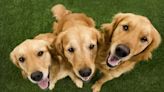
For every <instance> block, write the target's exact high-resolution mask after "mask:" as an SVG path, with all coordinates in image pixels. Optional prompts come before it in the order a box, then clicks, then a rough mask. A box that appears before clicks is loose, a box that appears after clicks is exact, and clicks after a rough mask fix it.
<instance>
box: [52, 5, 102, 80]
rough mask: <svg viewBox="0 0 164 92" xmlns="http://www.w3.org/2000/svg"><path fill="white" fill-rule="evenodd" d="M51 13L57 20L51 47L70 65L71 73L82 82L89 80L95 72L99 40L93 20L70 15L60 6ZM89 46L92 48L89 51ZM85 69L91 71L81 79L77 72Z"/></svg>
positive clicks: (83, 15) (81, 15)
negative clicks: (71, 50)
mask: <svg viewBox="0 0 164 92" xmlns="http://www.w3.org/2000/svg"><path fill="white" fill-rule="evenodd" d="M52 13H53V15H54V17H56V19H57V22H54V27H53V29H54V34H55V35H57V38H56V40H55V41H54V43H53V47H55V48H56V49H57V51H58V53H59V54H60V55H61V56H62V58H64V59H65V60H66V61H68V62H69V63H70V64H71V65H72V68H73V71H74V72H75V74H76V75H77V76H78V77H79V78H81V79H82V80H83V81H88V80H90V79H91V77H92V76H93V74H94V71H95V58H96V53H97V48H98V41H99V38H100V34H99V32H98V31H97V30H96V29H95V23H94V21H93V19H92V18H90V17H88V16H86V15H85V14H83V13H71V11H70V10H67V9H66V8H65V7H64V6H63V5H60V4H59V5H56V6H54V7H53V8H52ZM93 45H94V46H93ZM90 46H93V48H91V49H90ZM69 49H73V50H74V52H69V51H68V50H69ZM85 68H90V69H91V71H92V72H91V74H90V76H89V77H82V76H81V75H80V74H79V71H80V70H82V69H85Z"/></svg>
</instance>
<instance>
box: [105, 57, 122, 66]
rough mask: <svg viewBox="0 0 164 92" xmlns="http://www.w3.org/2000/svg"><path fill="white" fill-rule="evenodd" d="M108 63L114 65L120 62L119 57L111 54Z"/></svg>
mask: <svg viewBox="0 0 164 92" xmlns="http://www.w3.org/2000/svg"><path fill="white" fill-rule="evenodd" d="M108 63H109V64H110V65H112V66H116V65H118V63H119V59H118V58H117V57H115V56H111V57H109V58H108Z"/></svg>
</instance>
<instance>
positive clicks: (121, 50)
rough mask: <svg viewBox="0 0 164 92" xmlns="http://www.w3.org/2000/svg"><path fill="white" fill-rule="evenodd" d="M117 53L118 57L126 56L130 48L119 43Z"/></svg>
mask: <svg viewBox="0 0 164 92" xmlns="http://www.w3.org/2000/svg"><path fill="white" fill-rule="evenodd" d="M115 53H116V55H117V56H118V57H126V56H128V55H129V53H130V49H129V48H128V47H127V46H126V45H118V46H117V47H116V50H115Z"/></svg>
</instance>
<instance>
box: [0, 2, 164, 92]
mask: <svg viewBox="0 0 164 92" xmlns="http://www.w3.org/2000/svg"><path fill="white" fill-rule="evenodd" d="M58 3H62V4H64V5H65V6H66V7H67V8H68V9H70V10H72V11H73V12H84V13H86V14H87V15H88V16H91V17H93V19H94V20H95V21H96V24H97V27H99V26H100V24H102V23H104V22H110V21H111V19H112V16H113V15H114V14H116V13H118V12H132V13H137V14H141V15H144V16H147V17H148V18H149V19H150V20H151V21H152V23H153V25H154V26H155V27H156V28H157V30H158V31H159V32H160V34H161V36H162V38H163V36H164V0H0V92H47V91H48V90H46V91H43V90H41V89H39V87H38V86H36V85H35V84H32V83H31V82H30V81H28V80H24V79H23V78H22V76H21V73H20V70H19V69H17V68H16V67H15V66H14V65H13V64H12V63H11V61H10V60H9V53H10V52H11V51H12V49H13V48H14V47H15V46H16V45H18V44H19V43H21V42H22V41H24V40H25V39H27V38H32V37H34V36H35V35H37V34H39V33H44V32H50V31H51V26H52V22H53V18H52V15H51V12H50V9H51V7H52V6H53V5H55V4H58ZM163 46H164V43H162V44H161V45H160V47H159V48H158V50H156V51H155V52H154V54H153V59H152V60H150V61H149V62H141V63H139V64H137V66H136V67H135V69H134V70H132V71H131V72H130V73H127V74H124V75H122V76H121V77H119V78H117V79H114V80H112V81H109V82H107V83H106V84H105V85H104V86H103V88H102V91H101V92H163V91H164V47H163ZM95 79H96V78H94V79H93V80H92V81H91V82H90V83H85V84H84V88H82V89H78V88H76V86H75V85H74V84H73V83H72V81H71V80H70V79H69V78H66V79H64V80H61V81H59V82H58V83H57V84H56V87H55V89H54V90H53V91H55V92H91V86H92V84H93V83H94V81H95ZM48 92H51V91H48Z"/></svg>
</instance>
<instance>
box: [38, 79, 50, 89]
mask: <svg viewBox="0 0 164 92" xmlns="http://www.w3.org/2000/svg"><path fill="white" fill-rule="evenodd" d="M48 82H49V79H48V78H46V79H44V80H41V81H39V82H38V86H39V87H40V88H41V89H46V88H48Z"/></svg>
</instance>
